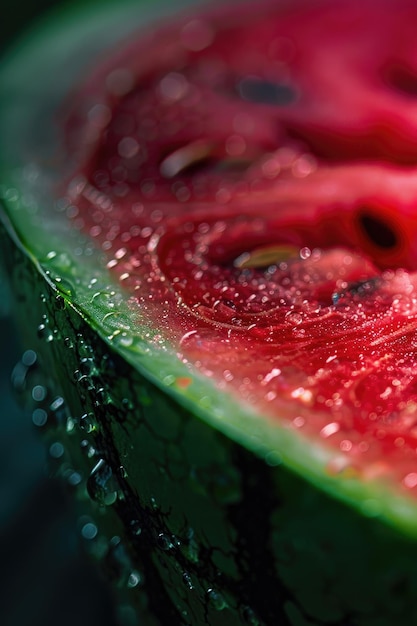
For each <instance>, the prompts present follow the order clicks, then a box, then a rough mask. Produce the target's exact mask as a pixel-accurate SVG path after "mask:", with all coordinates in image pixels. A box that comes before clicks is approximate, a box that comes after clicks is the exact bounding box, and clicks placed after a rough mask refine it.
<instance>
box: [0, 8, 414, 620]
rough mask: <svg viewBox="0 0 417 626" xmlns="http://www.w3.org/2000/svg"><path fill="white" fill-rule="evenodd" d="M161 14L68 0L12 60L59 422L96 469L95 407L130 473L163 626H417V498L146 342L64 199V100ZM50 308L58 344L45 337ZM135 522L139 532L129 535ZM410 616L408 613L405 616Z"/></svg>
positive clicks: (11, 104)
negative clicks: (85, 424)
mask: <svg viewBox="0 0 417 626" xmlns="http://www.w3.org/2000/svg"><path fill="white" fill-rule="evenodd" d="M166 9H167V7H166V5H164V4H162V3H160V4H158V5H157V6H155V4H153V3H151V2H147V3H145V2H141V3H134V2H129V1H128V0H124V1H123V2H122V3H118V4H116V3H114V4H113V3H111V2H109V3H105V4H100V8H99V9H98V4H97V3H90V4H88V5H87V6H86V7H85V8H84V7H81V5H79V6H77V8H74V5H71V6H67V7H66V8H63V9H61V10H60V11H58V12H56V13H55V14H54V15H52V16H51V17H50V18H49V19H47V20H45V21H44V22H43V23H41V24H40V25H39V26H38V27H37V28H36V29H35V30H33V31H32V32H31V33H29V34H28V35H27V37H26V38H24V39H22V40H21V42H19V43H18V44H17V45H16V47H15V48H14V49H13V50H12V51H11V52H10V53H9V55H8V57H7V59H6V60H5V61H4V63H3V66H2V69H1V71H0V93H1V96H0V136H1V137H2V148H1V150H0V176H1V186H2V187H1V189H2V203H3V207H4V211H3V215H2V218H3V228H2V256H3V262H4V265H5V267H6V268H7V271H8V274H9V276H10V282H11V285H12V287H13V291H14V293H15V295H16V303H17V306H16V310H17V315H18V316H20V320H21V327H22V333H23V335H24V336H25V341H26V345H27V346H28V347H33V348H35V349H36V350H37V352H39V354H40V355H41V361H42V362H43V370H44V371H47V372H48V381H49V382H48V385H49V386H50V388H51V389H52V388H54V386H58V387H59V388H61V386H62V388H63V391H62V393H63V395H64V397H65V398H66V400H67V403H68V406H69V411H70V414H71V416H72V419H73V422H74V429H73V431H72V430H71V429H70V430H71V432H70V433H68V432H66V434H64V430H65V429H63V428H62V424H61V425H57V426H56V427H57V428H58V430H57V431H56V432H58V433H59V432H60V430H59V428H61V430H62V436H63V437H65V438H66V439H67V440H68V455H69V457H70V458H71V459H72V461H71V462H72V463H76V464H79V466H80V468H81V469H82V471H83V473H84V474H86V473H88V472H89V471H91V470H92V469H93V466H94V463H95V462H96V461H97V458H95V457H94V458H92V459H89V460H86V458H85V457H84V456H82V455H81V453H80V452H79V444H80V440H82V439H83V438H84V431H82V429H80V428H79V425H80V423H81V422H80V417H81V416H82V415H83V414H89V413H91V414H94V416H95V417H94V420H95V424H96V425H95V427H94V428H93V429H92V431H91V433H90V437H91V439H92V440H93V441H94V446H95V447H96V448H97V449H99V450H101V451H102V453H101V456H100V455H99V458H103V459H104V460H105V462H106V463H108V464H109V466H110V467H111V468H112V470H111V471H112V472H113V473H116V472H117V468H120V467H123V472H122V474H120V475H118V476H117V480H116V482H117V484H118V485H119V487H120V494H118V495H117V499H116V502H115V503H113V508H114V509H115V511H116V512H117V514H118V517H120V519H121V520H122V527H121V530H120V532H121V533H122V534H124V536H125V541H126V545H127V546H128V548H127V549H128V551H129V554H130V557H129V558H130V559H131V560H132V562H135V561H138V562H141V563H142V566H143V568H144V570H146V573H145V574H144V576H145V580H146V578H147V579H148V580H149V584H148V583H146V584H147V585H148V586H147V587H146V593H145V596H147V597H148V602H149V603H150V606H151V608H150V613H152V614H154V615H156V616H157V618H156V619H157V620H159V621H160V622H161V623H164V622H166V623H172V624H176V623H178V624H180V623H184V624H193V625H194V624H204V623H210V624H211V623H213V624H218V625H219V626H221V625H222V624H223V623H224V624H228V625H233V624H235V623H236V624H241V623H242V624H245V623H247V624H256V623H259V624H262V623H266V624H275V623H283V624H285V623H289V624H304V625H306V624H313V623H314V624H316V623H317V624H321V623H329V624H333V623H334V624H336V623H337V624H343V623H345V624H363V625H365V624H366V625H368V626H371V625H372V626H374V625H375V626H376V625H377V624H378V625H382V624H394V623H414V621H417V614H416V610H417V609H416V608H415V607H414V597H415V594H416V585H417V582H416V581H417V576H416V569H417V567H416V566H415V563H416V562H417V559H416V558H415V557H416V552H417V547H416V544H415V538H416V536H417V523H416V520H417V506H416V503H415V501H414V500H412V499H411V498H409V497H407V496H406V494H405V491H404V493H402V492H401V493H400V492H398V491H395V490H393V489H390V488H389V487H387V486H386V485H384V484H383V483H382V482H377V481H368V482H364V481H362V480H360V479H359V478H357V477H349V472H345V473H341V474H339V475H331V474H329V473H328V471H327V470H326V468H327V467H328V464H329V462H330V461H332V460H333V459H334V452H331V451H330V450H329V449H327V448H326V447H325V446H324V445H319V444H318V443H314V444H312V443H311V441H308V440H307V439H305V438H304V437H303V436H302V434H300V433H299V432H296V431H294V430H291V429H289V428H285V427H283V426H280V425H279V424H277V423H276V422H274V423H272V422H271V421H270V420H268V419H266V418H265V417H264V416H262V415H259V414H258V413H257V412H256V411H255V410H254V409H253V408H251V407H249V406H246V405H242V404H241V403H239V401H238V400H237V399H236V397H234V396H232V395H228V394H226V393H224V392H220V391H219V390H218V389H217V388H216V387H215V385H214V384H213V382H212V381H211V380H209V379H206V378H204V377H202V376H201V375H199V374H198V373H197V372H196V371H192V370H190V369H189V368H187V367H186V366H185V365H184V364H183V363H181V362H180V361H179V360H178V359H177V357H176V356H175V350H174V349H173V348H172V347H171V346H170V345H168V344H167V343H163V344H161V345H159V346H158V345H156V343H155V341H151V339H153V338H154V337H155V335H156V334H157V330H156V329H155V328H149V327H148V325H146V324H141V323H140V320H139V322H137V321H135V323H134V324H133V323H132V316H131V312H130V310H129V308H128V306H127V303H126V302H125V298H124V293H123V291H122V290H121V288H120V286H119V285H118V284H116V283H115V282H112V279H111V277H110V275H109V274H108V273H107V271H106V270H105V269H104V267H105V259H104V256H103V254H102V252H100V251H99V250H98V249H96V248H95V247H94V245H93V244H92V243H91V242H90V241H89V240H88V239H87V238H86V237H84V236H83V235H80V233H78V232H75V231H72V230H69V229H68V225H67V224H66V223H65V221H64V217H63V216H62V214H61V212H60V211H59V198H57V197H55V194H54V185H55V183H56V182H57V181H58V180H59V177H60V175H61V173H62V172H61V170H60V164H59V160H57V155H58V154H59V152H60V151H59V135H58V133H57V127H56V124H57V120H56V119H55V118H54V115H55V113H56V111H57V110H58V107H59V104H60V103H61V102H62V101H63V98H64V97H65V96H66V95H67V93H68V92H69V90H70V89H71V87H72V85H73V84H74V83H76V82H77V80H80V79H81V77H82V76H84V75H85V73H88V69H89V67H90V66H93V65H94V61H95V58H96V57H97V56H99V55H100V53H101V52H102V50H103V49H107V48H108V47H111V46H112V45H113V44H114V43H115V42H116V41H117V40H118V39H119V38H122V37H123V36H125V35H126V33H129V32H131V31H132V29H133V28H134V27H136V24H138V25H143V24H144V23H145V22H146V21H147V20H149V19H151V18H152V17H154V16H157V15H161V14H163V13H164V12H165V10H166ZM108 33H111V39H109V36H108ZM51 50H53V54H51ZM41 295H42V298H41ZM43 316H45V317H43ZM43 319H48V320H50V323H51V332H52V333H53V341H50V342H45V340H44V339H42V338H39V337H38V336H37V328H38V326H39V325H40V324H42V320H43ZM55 331H56V332H55ZM70 346H72V347H70ZM82 346H84V347H82ZM86 346H88V349H87V347H86ZM87 353H88V358H91V359H92V360H93V361H92V362H93V366H94V372H95V373H94V377H95V378H94V377H93V378H94V380H93V381H92V382H91V385H89V383H88V381H87V387H86V388H84V387H82V386H81V387H80V385H79V381H77V375H76V374H74V372H76V371H79V367H80V359H82V358H87V357H86V356H85V355H86V354H87ZM83 354H84V356H83ZM110 362H111V363H113V368H109V367H108V364H109V363H110ZM105 364H107V365H106V366H105ZM114 364H115V365H114ZM51 373H52V374H51ZM184 377H187V378H188V377H189V378H191V381H192V382H191V384H190V385H188V386H187V387H185V388H184V387H182V386H181V385H178V384H177V381H178V379H181V378H184ZM84 382H86V381H84ZM89 387H91V388H89ZM99 390H100V392H99ZM103 390H104V391H103ZM103 398H104V401H103ZM106 398H107V399H106ZM289 410H291V409H289ZM54 428H55V427H54ZM65 428H66V429H67V424H66V425H65ZM67 430H68V429H67ZM53 432H55V431H53ZM54 436H55V435H54ZM60 436H61V435H60ZM253 453H254V454H253ZM125 474H126V475H125ZM93 482H94V475H93ZM89 484H90V490H91V484H92V483H91V480H90V483H89ZM119 495H120V497H119ZM107 516H108V514H106V517H107ZM116 517H117V516H116ZM136 519H137V521H140V524H141V527H143V529H144V531H143V535H141V537H142V538H141V539H140V540H139V539H137V538H136V537H135V536H133V535H132V532H131V531H129V529H128V526H129V521H132V520H133V521H134V520H136ZM387 522H388V525H386V523H387ZM112 523H113V522H112ZM160 535H163V536H164V537H165V539H166V538H167V537H168V539H169V537H171V539H169V541H170V542H171V543H172V547H169V548H168V549H165V548H164V547H163V546H162V547H161V542H162V543H163V542H164V541H165V539H160ZM175 539H178V545H177V544H176V543H175ZM145 540H146V541H145ZM144 541H145V543H146V542H147V545H144V544H143V542H144ZM180 581H182V583H181V584H180ZM190 581H191V582H190ZM332 581H333V582H332ZM181 585H182V586H181ZM329 585H330V587H329ZM148 587H149V588H148ZM329 588H331V593H330V592H329ZM152 589H157V590H158V591H155V590H153V591H152ZM210 589H213V592H212V593H210V592H209V590H210ZM329 593H330V595H329ZM216 594H218V595H217V596H216ZM219 594H220V595H219ZM267 596H270V597H269V600H268V598H267ZM222 597H223V599H224V602H223V600H222ZM167 598H169V602H168V604H167V605H166V606H167V607H168V608H167V609H166V613H164V614H162V613H163V610H162V609H161V608H159V605H160V604H163V603H164V602H166V600H167ZM219 598H220V599H219ZM244 598H252V600H251V602H249V601H247V600H245V599H244ZM135 601H136V600H135ZM137 602H138V603H139V604H138V606H139V605H140V606H142V605H141V603H142V602H144V600H140V599H139V600H137ZM145 603H146V602H145ZM262 606H264V608H262ZM142 608H143V607H142ZM158 611H159V613H158ZM184 611H185V612H186V613H187V616H185V615H184V613H183V612H184ZM252 612H253V614H252ZM274 612H275V613H276V614H277V616H278V617H279V619H280V620H281V621H280V622H279V620H278V617H277V619H276V621H271V620H272V619H273V618H272V616H273V614H274ZM181 614H183V617H181ZM256 615H258V617H256ZM406 615H409V616H411V617H412V616H414V618H413V619H414V621H413V620H411V621H409V622H402V621H401V619H403V617H404V618H405V616H406ZM251 616H252V617H251ZM352 616H354V618H353V617H352ZM358 616H359V617H358ZM411 617H410V619H411ZM168 619H170V620H171V622H168V621H167V620H168ZM353 619H355V620H356V621H353ZM175 620H176V621H175ZM181 620H182V621H181ZM245 620H246V621H245ZM250 620H252V621H250ZM256 620H258V621H256ZM349 620H352V621H349ZM396 620H398V621H396Z"/></svg>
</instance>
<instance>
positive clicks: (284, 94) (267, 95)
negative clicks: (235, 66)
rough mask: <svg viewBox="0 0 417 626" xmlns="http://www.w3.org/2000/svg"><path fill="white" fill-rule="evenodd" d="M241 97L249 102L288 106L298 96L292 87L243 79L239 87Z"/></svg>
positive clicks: (258, 79)
mask: <svg viewBox="0 0 417 626" xmlns="http://www.w3.org/2000/svg"><path fill="white" fill-rule="evenodd" d="M237 91H238V94H239V96H240V97H241V98H242V99H243V100H247V101H248V102H255V103H258V104H272V105H277V106H287V105H288V104H291V103H292V102H294V100H295V99H296V97H297V94H296V92H295V90H294V89H293V87H292V86H291V85H286V84H280V83H273V82H270V81H268V80H263V79H262V78H255V77H247V78H243V79H242V80H241V81H240V82H239V83H238V85H237Z"/></svg>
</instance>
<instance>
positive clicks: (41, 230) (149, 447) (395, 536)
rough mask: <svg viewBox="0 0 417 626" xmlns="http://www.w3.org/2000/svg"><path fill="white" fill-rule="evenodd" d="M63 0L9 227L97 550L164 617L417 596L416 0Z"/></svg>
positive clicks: (64, 463)
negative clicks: (169, 8) (164, 1)
mask: <svg viewBox="0 0 417 626" xmlns="http://www.w3.org/2000/svg"><path fill="white" fill-rule="evenodd" d="M62 11H63V10H61V12H58V14H57V15H55V16H53V15H52V16H51V17H50V19H49V21H48V20H47V21H45V22H44V23H43V24H42V25H40V26H39V27H38V28H37V29H35V30H34V31H33V33H32V34H31V35H28V36H27V38H26V39H25V41H24V43H22V44H21V46H20V47H18V48H15V50H14V51H12V52H11V53H10V55H9V58H8V59H7V62H6V63H5V64H4V67H3V69H2V72H1V75H0V84H1V86H2V94H3V95H2V99H1V102H0V114H1V136H2V137H3V138H4V143H3V145H4V146H5V149H4V150H3V151H2V155H1V178H2V185H3V187H2V204H3V213H2V218H3V226H2V231H1V232H2V248H1V249H2V257H3V263H4V266H5V268H6V269H7V271H8V274H9V275H10V280H11V284H12V286H13V290H14V293H15V301H16V316H17V317H18V319H19V320H20V327H21V330H22V337H24V342H25V346H26V347H29V348H30V349H31V350H33V351H34V353H35V352H36V354H37V361H36V363H37V365H36V366H35V361H34V360H33V362H31V363H29V362H26V361H27V359H26V361H22V364H21V368H20V371H21V377H20V379H19V385H20V387H21V389H22V390H23V392H24V393H26V394H28V395H29V396H30V397H31V398H32V400H33V402H34V403H35V404H34V406H33V421H34V422H35V424H37V425H38V426H39V427H41V428H43V429H44V430H45V431H46V437H47V439H48V440H49V443H50V448H49V450H50V453H51V455H52V457H53V458H57V459H58V466H59V469H58V470H57V471H58V472H59V473H60V474H61V475H62V476H64V478H66V480H68V482H69V483H70V484H72V485H76V486H77V494H78V496H79V497H80V498H81V499H83V498H84V499H85V501H87V500H89V501H91V502H90V505H89V507H88V510H89V515H91V520H90V518H88V519H89V520H90V521H85V524H84V525H83V535H84V536H85V537H86V538H87V539H89V541H90V544H89V545H90V549H91V552H92V553H93V554H94V555H95V556H96V557H97V558H98V559H99V560H100V562H101V564H102V567H103V568H104V569H105V570H106V571H107V573H108V575H109V576H110V577H112V580H113V581H114V583H115V586H116V587H118V588H119V589H120V590H121V591H120V593H121V594H122V597H123V602H124V603H125V602H128V609H129V610H128V614H129V615H130V617H131V618H132V619H134V617H132V615H133V616H135V615H137V616H139V619H142V620H143V623H146V624H150V625H151V626H153V625H154V624H163V625H165V624H174V625H177V624H178V625H180V624H184V625H185V624H187V625H192V626H194V625H198V624H216V625H220V626H222V625H223V624H225V625H226V624H227V625H232V626H233V625H234V624H251V625H252V626H253V625H275V624H278V623H279V624H294V625H312V624H332V625H333V624H334V625H335V624H346V625H348V624H349V625H350V624H352V625H361V626H362V625H363V626H365V625H367V626H376V625H382V624H413V623H414V622H417V605H416V602H415V597H416V591H417V582H416V581H417V576H416V573H417V572H416V569H417V567H416V565H415V563H416V556H417V542H416V538H417V464H416V460H417V458H416V454H417V431H416V429H415V423H416V419H417V418H416V415H417V388H416V385H415V371H416V369H415V368H416V365H415V354H416V351H415V350H416V345H417V343H416V341H417V334H416V328H417V285H416V281H417V278H416V274H415V270H416V259H417V250H416V246H417V244H416V241H417V238H416V229H417V228H416V218H415V207H416V192H417V182H416V181H417V175H416V174H417V169H416V167H417V149H416V147H415V146H416V135H417V127H416V122H415V96H416V92H417V89H416V84H417V83H416V80H417V79H416V76H417V57H416V54H415V44H414V31H413V28H412V26H413V24H414V23H415V20H416V18H417V7H415V6H414V3H413V2H411V0H401V2H400V3H398V2H396V3H394V2H393V0H383V1H382V2H377V1H376V0H366V1H365V2H360V3H359V2H356V1H354V2H351V3H350V4H349V5H348V4H343V5H337V6H336V5H335V4H334V3H333V2H330V1H328V0H320V2H317V3H315V4H314V6H313V5H311V4H310V3H307V2H302V1H301V0H299V1H298V2H297V3H296V4H295V5H294V4H291V3H283V4H282V5H278V6H277V5H276V3H273V2H271V1H270V0H267V1H265V0H263V1H262V2H261V3H257V4H256V5H255V4H252V3H243V4H242V3H232V4H230V5H228V6H226V7H222V6H220V5H215V6H212V7H204V8H200V9H199V10H198V11H196V10H195V9H193V11H190V10H189V9H188V10H187V11H185V12H184V13H182V14H181V15H180V16H179V17H178V16H175V17H171V18H170V19H168V18H167V16H166V7H163V6H162V5H160V6H159V8H158V6H154V5H152V6H151V5H149V6H147V5H146V4H145V3H143V4H141V5H139V6H136V4H130V3H129V2H128V1H127V0H124V1H123V3H120V4H119V5H117V6H116V5H113V4H109V5H105V6H103V7H101V8H100V10H98V9H97V6H96V5H94V4H92V5H90V6H89V7H86V8H84V9H81V8H80V9H79V10H78V11H73V10H70V9H67V12H66V13H65V12H62ZM162 14H165V15H164V17H163V19H160V18H161V15H162ZM63 18H65V19H63ZM151 18H152V19H153V20H156V18H159V19H157V20H156V21H153V22H152V26H150V25H149V24H150V20H151ZM145 23H146V24H147V26H146V28H144V24H145ZM138 27H142V29H141V30H139V32H137V31H136V29H137V28H138ZM51 50H53V51H54V53H53V54H51ZM33 368H37V371H38V375H39V376H40V377H41V383H39V381H38V380H37V379H36V378H35V382H36V384H33V382H31V381H32V380H33V377H32V373H33ZM39 411H40V412H39ZM74 476H75V477H74ZM77 476H78V477H79V479H78V478H76V477H77ZM85 506H87V505H85ZM86 526H87V527H88V529H87V530H86ZM94 529H95V530H94ZM123 606H124V608H126V606H125V604H123ZM129 611H130V612H129Z"/></svg>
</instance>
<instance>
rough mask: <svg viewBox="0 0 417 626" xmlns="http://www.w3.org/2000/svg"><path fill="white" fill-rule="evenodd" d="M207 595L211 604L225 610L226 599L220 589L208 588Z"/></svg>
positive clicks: (218, 609)
mask: <svg viewBox="0 0 417 626" xmlns="http://www.w3.org/2000/svg"><path fill="white" fill-rule="evenodd" d="M207 597H208V600H209V602H210V605H211V606H212V607H213V608H214V609H215V610H216V611H223V610H224V609H225V608H226V607H227V602H226V599H225V597H224V596H223V594H222V593H220V591H217V590H216V589H212V588H210V589H207Z"/></svg>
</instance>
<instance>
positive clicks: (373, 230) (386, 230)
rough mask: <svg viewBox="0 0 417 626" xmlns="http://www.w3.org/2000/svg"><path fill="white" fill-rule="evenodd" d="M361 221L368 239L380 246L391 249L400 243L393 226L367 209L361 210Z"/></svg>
mask: <svg viewBox="0 0 417 626" xmlns="http://www.w3.org/2000/svg"><path fill="white" fill-rule="evenodd" d="M359 223H360V225H361V227H362V229H363V231H364V233H365V235H366V236H367V237H368V239H369V240H370V241H371V242H372V243H373V244H374V245H376V246H378V247H379V248H383V249H384V250H389V249H390V248H394V247H395V246H396V245H397V244H398V240H397V236H396V234H395V231H394V230H393V229H392V227H391V226H390V225H389V224H387V223H385V222H383V221H382V220H381V219H379V218H378V217H376V216H375V215H373V214H372V213H370V212H368V211H367V210H363V211H361V212H360V214H359Z"/></svg>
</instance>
